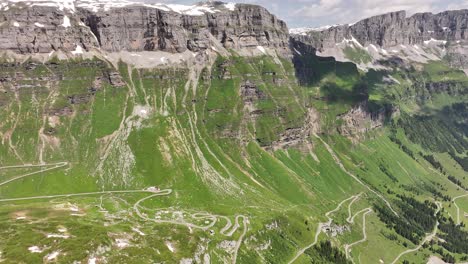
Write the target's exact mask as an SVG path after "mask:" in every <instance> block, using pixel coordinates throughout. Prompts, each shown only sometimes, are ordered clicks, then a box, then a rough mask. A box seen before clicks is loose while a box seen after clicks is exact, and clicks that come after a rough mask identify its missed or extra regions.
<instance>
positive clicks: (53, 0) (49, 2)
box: [6, 0, 79, 13]
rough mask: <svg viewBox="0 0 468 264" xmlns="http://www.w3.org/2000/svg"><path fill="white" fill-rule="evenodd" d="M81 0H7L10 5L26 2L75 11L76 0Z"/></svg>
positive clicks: (31, 4) (32, 4) (29, 4)
mask: <svg viewBox="0 0 468 264" xmlns="http://www.w3.org/2000/svg"><path fill="white" fill-rule="evenodd" d="M76 1H79V0H6V3H7V4H8V5H7V6H6V7H9V5H13V6H15V5H17V4H19V3H26V4H27V5H28V6H46V7H55V8H57V9H58V10H60V11H65V10H66V11H69V12H72V13H73V12H75V2H76Z"/></svg>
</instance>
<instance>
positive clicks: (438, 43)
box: [424, 38, 447, 45]
mask: <svg viewBox="0 0 468 264" xmlns="http://www.w3.org/2000/svg"><path fill="white" fill-rule="evenodd" d="M424 44H425V45H430V44H436V45H440V44H442V45H445V44H447V41H446V40H437V39H433V38H431V39H430V40H426V41H424Z"/></svg>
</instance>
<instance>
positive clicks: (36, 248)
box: [28, 246, 43, 253]
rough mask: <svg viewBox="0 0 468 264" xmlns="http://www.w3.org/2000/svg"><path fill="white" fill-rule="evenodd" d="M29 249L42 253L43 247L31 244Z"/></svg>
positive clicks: (32, 251)
mask: <svg viewBox="0 0 468 264" xmlns="http://www.w3.org/2000/svg"><path fill="white" fill-rule="evenodd" d="M28 250H29V252H31V253H42V251H43V250H42V249H41V248H40V247H38V246H31V247H28Z"/></svg>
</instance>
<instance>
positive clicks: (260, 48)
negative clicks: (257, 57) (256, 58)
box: [257, 46, 266, 54]
mask: <svg viewBox="0 0 468 264" xmlns="http://www.w3.org/2000/svg"><path fill="white" fill-rule="evenodd" d="M257 49H258V50H259V51H261V52H262V53H263V54H266V50H265V48H264V47H262V46H257Z"/></svg>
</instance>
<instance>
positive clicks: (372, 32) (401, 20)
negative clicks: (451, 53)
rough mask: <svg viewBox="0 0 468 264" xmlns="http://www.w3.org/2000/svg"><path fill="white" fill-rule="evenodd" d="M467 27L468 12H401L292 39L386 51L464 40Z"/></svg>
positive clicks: (313, 43) (324, 44)
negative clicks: (350, 42)
mask: <svg viewBox="0 0 468 264" xmlns="http://www.w3.org/2000/svg"><path fill="white" fill-rule="evenodd" d="M467 24H468V10H457V11H446V12H442V13H438V14H432V13H420V14H415V15H413V16H411V17H406V13H405V11H400V12H393V13H388V14H384V15H379V16H374V17H371V18H367V19H364V20H361V21H359V22H357V23H355V24H353V25H341V26H335V27H331V28H328V29H325V30H321V31H310V32H308V33H304V34H302V35H301V34H299V35H296V36H294V37H295V38H296V39H299V40H301V41H304V42H307V43H310V44H311V45H312V46H314V47H316V48H318V49H326V48H330V47H333V46H334V45H335V44H336V43H340V42H342V41H344V40H346V39H353V38H355V39H356V40H357V41H358V42H359V43H360V44H362V45H363V46H366V45H369V44H374V45H379V46H381V47H384V48H386V47H393V46H397V45H413V44H422V43H424V41H430V40H431V39H432V40H443V41H459V40H467V39H468V29H467Z"/></svg>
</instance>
